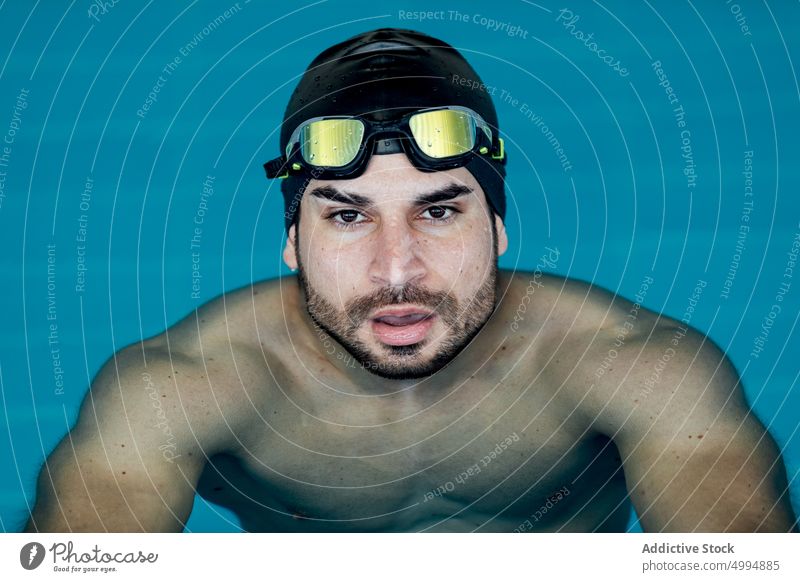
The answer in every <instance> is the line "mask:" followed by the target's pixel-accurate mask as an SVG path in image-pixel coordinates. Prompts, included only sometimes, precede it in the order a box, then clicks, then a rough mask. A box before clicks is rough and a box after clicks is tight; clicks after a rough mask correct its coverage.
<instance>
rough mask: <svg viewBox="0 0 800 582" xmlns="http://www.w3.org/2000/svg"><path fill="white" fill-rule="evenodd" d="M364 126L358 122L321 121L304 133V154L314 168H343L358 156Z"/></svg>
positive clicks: (308, 127) (313, 123) (302, 145)
mask: <svg viewBox="0 0 800 582" xmlns="http://www.w3.org/2000/svg"><path fill="white" fill-rule="evenodd" d="M362 139H364V124H363V123H362V122H361V121H359V120H358V119H320V120H318V121H312V122H311V123H309V124H308V125H306V126H305V127H303V129H302V130H301V132H300V152H301V154H302V156H303V159H304V160H305V161H306V162H308V163H309V164H311V165H314V166H328V167H334V168H338V167H342V166H346V165H347V164H349V163H350V162H352V161H353V160H354V159H355V158H356V156H357V155H358V148H359V146H360V145H361V140H362Z"/></svg>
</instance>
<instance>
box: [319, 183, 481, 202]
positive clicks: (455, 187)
mask: <svg viewBox="0 0 800 582" xmlns="http://www.w3.org/2000/svg"><path fill="white" fill-rule="evenodd" d="M471 193H472V188H469V187H468V186H464V185H463V184H454V183H451V184H448V185H447V186H445V187H444V188H439V189H437V190H434V191H432V192H427V193H425V194H420V195H419V196H417V197H416V198H415V199H414V201H413V204H414V206H425V205H426V204H437V203H439V202H446V201H447V200H453V199H454V198H458V197H459V196H464V195H466V194H471ZM309 194H310V195H311V196H315V197H317V198H323V199H325V200H330V201H331V202H339V203H341V204H349V205H351V206H359V207H362V208H363V207H367V206H372V205H374V204H375V201H374V200H372V199H371V198H368V197H367V196H362V195H361V194H353V193H345V192H342V191H341V190H339V189H337V188H334V187H333V186H320V187H318V188H314V189H313V190H312V191H311V192H309Z"/></svg>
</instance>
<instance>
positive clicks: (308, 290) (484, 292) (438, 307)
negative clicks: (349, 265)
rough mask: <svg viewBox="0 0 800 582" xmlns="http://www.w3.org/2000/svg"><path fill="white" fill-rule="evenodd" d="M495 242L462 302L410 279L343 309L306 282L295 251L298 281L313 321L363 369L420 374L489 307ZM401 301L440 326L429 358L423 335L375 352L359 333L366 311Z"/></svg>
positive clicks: (448, 357)
mask: <svg viewBox="0 0 800 582" xmlns="http://www.w3.org/2000/svg"><path fill="white" fill-rule="evenodd" d="M298 246H299V245H298ZM494 247H495V252H494V259H493V261H492V263H491V265H490V267H489V270H488V271H489V272H488V274H487V277H486V278H485V279H484V281H483V283H482V284H481V286H480V288H479V289H478V290H477V291H476V292H475V293H474V294H473V296H472V297H470V298H469V299H468V300H466V301H463V302H459V301H458V300H457V299H456V297H455V296H454V295H453V294H452V293H449V292H445V291H433V290H430V289H427V288H425V287H423V286H421V285H417V284H413V283H412V284H408V285H405V286H403V287H383V288H380V289H377V290H375V291H373V292H371V293H369V294H367V295H362V296H359V297H356V298H354V299H351V300H349V301H348V302H347V303H346V304H345V305H344V308H343V309H339V308H337V307H336V306H335V305H333V304H332V303H331V302H330V301H328V300H327V299H325V298H324V297H322V296H321V295H320V294H319V293H318V292H317V291H316V290H315V289H314V288H313V286H312V285H310V284H309V282H308V279H307V277H306V273H305V270H304V269H303V263H302V261H301V260H300V256H299V255H300V253H299V252H297V266H298V272H299V274H298V280H299V282H300V287H301V289H302V291H303V294H304V295H305V299H306V308H307V310H308V314H309V316H310V317H311V319H312V320H313V322H314V323H315V324H316V325H317V326H319V327H320V328H321V329H322V330H323V331H325V332H326V333H327V334H328V335H329V336H331V337H332V338H334V339H335V340H336V341H337V342H339V344H341V346H342V347H343V348H344V349H345V350H346V351H347V352H348V353H349V354H350V355H351V356H352V357H353V358H354V359H355V360H356V361H357V362H359V364H360V365H361V366H362V367H363V368H364V369H366V370H367V371H369V372H371V373H373V374H375V375H376V376H380V377H382V378H387V379H391V380H407V379H417V378H423V377H426V376H430V375H432V374H434V373H435V372H437V371H439V370H441V369H442V368H444V367H445V366H446V365H447V364H448V363H450V362H451V361H452V360H453V359H454V358H455V357H456V356H457V355H458V354H459V353H460V352H461V351H462V350H463V349H464V348H465V347H466V346H467V345H468V344H469V343H470V341H472V339H473V338H474V337H475V336H476V335H477V334H478V332H479V331H480V330H481V328H483V326H484V325H485V324H486V322H487V321H488V320H489V318H490V317H491V315H492V313H493V312H494V308H495V303H496V298H497V289H496V284H497V278H498V272H499V271H498V266H497V245H496V244H495V245H494ZM404 303H406V304H407V303H411V304H414V305H419V306H423V307H426V308H427V309H429V310H430V311H432V312H433V313H434V314H435V315H436V316H437V317H438V318H439V320H440V321H442V322H443V323H444V325H445V328H446V329H445V331H444V333H443V336H442V339H441V340H440V345H439V346H438V348H437V349H436V351H435V353H434V354H433V355H432V356H430V357H428V358H424V356H423V355H422V351H423V348H424V347H425V345H426V344H427V343H428V340H427V339H425V340H423V341H421V342H419V343H416V344H411V345H405V346H392V345H387V344H381V345H380V351H379V353H375V351H374V350H372V349H370V348H369V347H368V346H367V345H366V344H365V343H364V342H363V341H361V340H360V339H359V338H358V330H359V329H360V328H361V327H362V326H363V325H364V324H365V323H368V322H369V315H370V314H371V313H374V312H375V311H377V310H378V309H382V308H384V307H388V306H391V305H399V304H404Z"/></svg>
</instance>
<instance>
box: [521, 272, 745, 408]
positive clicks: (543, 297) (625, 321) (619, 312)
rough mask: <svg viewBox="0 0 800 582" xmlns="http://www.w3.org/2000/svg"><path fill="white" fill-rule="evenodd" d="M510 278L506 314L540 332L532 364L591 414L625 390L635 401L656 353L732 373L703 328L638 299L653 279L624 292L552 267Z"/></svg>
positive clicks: (678, 362) (523, 326)
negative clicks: (553, 271)
mask: <svg viewBox="0 0 800 582" xmlns="http://www.w3.org/2000/svg"><path fill="white" fill-rule="evenodd" d="M508 281H509V284H508V286H507V288H508V295H509V297H511V298H516V299H509V300H508V302H507V303H508V304H509V305H510V306H509V307H507V308H506V309H507V314H506V317H508V318H510V319H511V320H512V321H514V320H516V321H517V322H518V326H519V328H520V330H522V331H526V332H529V333H530V334H531V335H534V334H535V335H536V336H537V337H538V338H539V339H538V340H537V345H538V346H539V347H538V349H537V350H536V353H537V362H536V365H537V367H538V368H541V369H545V370H546V374H547V375H548V377H549V379H550V381H551V382H553V383H555V384H557V385H558V386H559V389H560V392H561V394H562V396H564V397H565V398H567V399H568V400H570V401H571V402H573V403H574V404H575V405H576V406H577V403H578V402H580V406H579V409H580V410H583V411H585V413H586V414H587V416H588V417H589V418H591V419H592V420H593V421H594V420H596V419H597V415H598V411H599V410H601V409H605V410H606V411H607V410H608V403H609V402H610V400H611V399H614V400H618V399H619V398H620V397H621V394H623V393H625V394H626V395H627V396H626V398H627V401H629V402H630V403H631V404H636V403H635V402H634V401H636V400H639V399H638V398H637V393H638V391H639V390H640V389H641V387H642V386H644V383H645V382H646V381H647V379H648V377H649V374H650V373H651V372H652V370H653V369H654V366H655V365H656V364H657V363H658V362H659V361H660V360H662V361H663V360H672V361H673V364H672V365H671V366H670V369H671V370H672V371H673V372H675V371H677V370H679V369H680V367H681V366H683V368H684V371H685V370H686V368H687V367H689V366H691V365H694V368H693V373H694V374H695V375H696V374H697V373H698V371H699V369H700V365H701V364H702V365H705V366H711V367H715V368H716V367H721V368H722V371H724V372H727V373H728V374H729V375H730V374H731V373H733V372H732V367H731V366H730V363H729V362H726V361H725V358H724V355H723V353H722V351H721V350H720V349H719V348H718V347H717V346H716V344H714V343H713V342H712V341H711V340H710V339H709V338H707V337H706V336H705V335H704V334H703V333H702V332H700V331H698V330H696V329H694V328H692V327H691V326H689V325H685V324H684V323H683V322H681V321H679V320H676V319H674V318H672V317H668V316H666V315H664V314H661V313H657V312H655V311H652V310H650V309H648V308H646V307H644V306H643V304H642V303H643V302H644V300H645V299H646V297H647V294H648V291H649V290H650V285H652V283H653V281H652V279H651V278H649V277H645V278H644V279H642V281H641V284H640V285H639V287H638V289H637V290H636V291H634V293H633V295H632V296H630V297H625V296H623V295H620V294H616V293H613V292H612V291H610V290H608V289H605V288H603V287H601V286H598V285H595V284H592V283H589V282H586V281H581V280H579V279H573V278H568V277H563V276H559V275H554V274H545V273H538V272H517V273H514V274H513V276H511V275H509V277H508ZM523 297H529V299H527V300H525V301H523V300H522V298H523ZM515 303H516V305H515ZM526 303H527V306H526ZM520 306H522V309H520ZM515 307H516V311H514V308H515ZM520 311H521V312H522V313H520ZM707 372H708V371H707ZM734 375H735V374H734ZM690 377H691V376H690ZM618 410H620V412H621V411H622V410H624V407H623V408H618Z"/></svg>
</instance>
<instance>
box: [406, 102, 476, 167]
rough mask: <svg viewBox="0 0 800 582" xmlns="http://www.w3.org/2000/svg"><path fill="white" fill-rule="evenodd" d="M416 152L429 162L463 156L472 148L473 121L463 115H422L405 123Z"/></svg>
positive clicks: (449, 111)
mask: <svg viewBox="0 0 800 582" xmlns="http://www.w3.org/2000/svg"><path fill="white" fill-rule="evenodd" d="M409 126H410V128H411V133H412V134H413V136H414V140H415V141H416V142H417V145H418V146H419V148H420V149H421V150H422V151H423V153H425V154H426V155H428V156H430V157H432V158H449V157H453V156H459V155H461V154H465V153H467V152H468V151H470V150H472V148H473V147H475V126H476V122H475V119H474V118H473V117H472V116H471V115H469V114H468V113H466V112H464V111H458V110H453V109H438V110H436V111H424V112H422V113H417V114H416V115H414V116H412V117H411V119H410V120H409Z"/></svg>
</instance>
